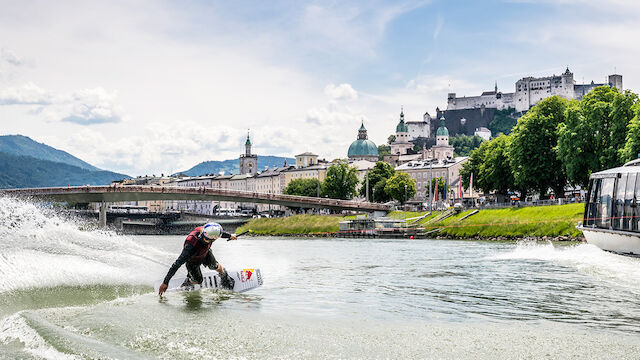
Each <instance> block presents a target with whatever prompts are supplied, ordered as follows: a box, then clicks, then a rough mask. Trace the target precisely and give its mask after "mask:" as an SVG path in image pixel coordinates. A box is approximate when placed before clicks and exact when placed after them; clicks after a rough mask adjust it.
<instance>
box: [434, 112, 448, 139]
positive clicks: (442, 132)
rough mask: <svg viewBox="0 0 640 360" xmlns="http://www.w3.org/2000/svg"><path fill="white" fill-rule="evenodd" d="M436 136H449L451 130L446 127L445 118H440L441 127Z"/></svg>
mask: <svg viewBox="0 0 640 360" xmlns="http://www.w3.org/2000/svg"><path fill="white" fill-rule="evenodd" d="M436 136H449V130H447V127H446V126H444V117H442V118H440V127H439V128H438V131H436Z"/></svg>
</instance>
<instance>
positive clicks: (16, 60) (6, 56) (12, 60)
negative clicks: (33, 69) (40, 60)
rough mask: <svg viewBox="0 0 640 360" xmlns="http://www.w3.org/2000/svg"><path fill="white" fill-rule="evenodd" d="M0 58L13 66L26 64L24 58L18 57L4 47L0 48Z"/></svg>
mask: <svg viewBox="0 0 640 360" xmlns="http://www.w3.org/2000/svg"><path fill="white" fill-rule="evenodd" d="M0 60H2V61H4V62H6V63H8V64H11V65H13V66H22V65H26V64H27V61H26V60H25V59H23V58H21V57H19V56H18V55H16V54H15V53H14V52H13V51H11V50H9V49H4V48H2V49H0Z"/></svg>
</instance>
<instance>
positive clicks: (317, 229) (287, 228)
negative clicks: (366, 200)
mask: <svg viewBox="0 0 640 360" xmlns="http://www.w3.org/2000/svg"><path fill="white" fill-rule="evenodd" d="M343 220H344V218H343V217H340V216H326V215H293V216H289V217H283V218H261V219H252V220H251V221H249V222H248V223H246V224H244V225H242V226H241V227H239V228H238V229H236V232H237V233H241V232H243V231H247V230H251V232H252V233H253V234H255V235H295V234H308V235H311V234H314V233H326V232H336V231H338V224H339V223H340V221H343Z"/></svg>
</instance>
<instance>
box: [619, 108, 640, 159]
mask: <svg viewBox="0 0 640 360" xmlns="http://www.w3.org/2000/svg"><path fill="white" fill-rule="evenodd" d="M634 112H635V116H634V117H633V119H631V121H630V122H629V125H628V126H627V137H626V142H625V144H624V148H622V149H621V150H620V156H621V158H622V161H623V162H627V161H631V160H634V159H637V158H638V157H640V103H636V105H635V106H634Z"/></svg>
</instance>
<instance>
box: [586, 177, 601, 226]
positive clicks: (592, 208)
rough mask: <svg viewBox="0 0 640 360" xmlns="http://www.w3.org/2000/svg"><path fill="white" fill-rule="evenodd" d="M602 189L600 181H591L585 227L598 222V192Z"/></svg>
mask: <svg viewBox="0 0 640 360" xmlns="http://www.w3.org/2000/svg"><path fill="white" fill-rule="evenodd" d="M599 189H600V179H590V180H589V193H588V195H587V205H586V208H585V212H584V221H583V223H584V224H585V225H594V224H595V220H596V208H597V206H598V201H597V200H598V191H599Z"/></svg>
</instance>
